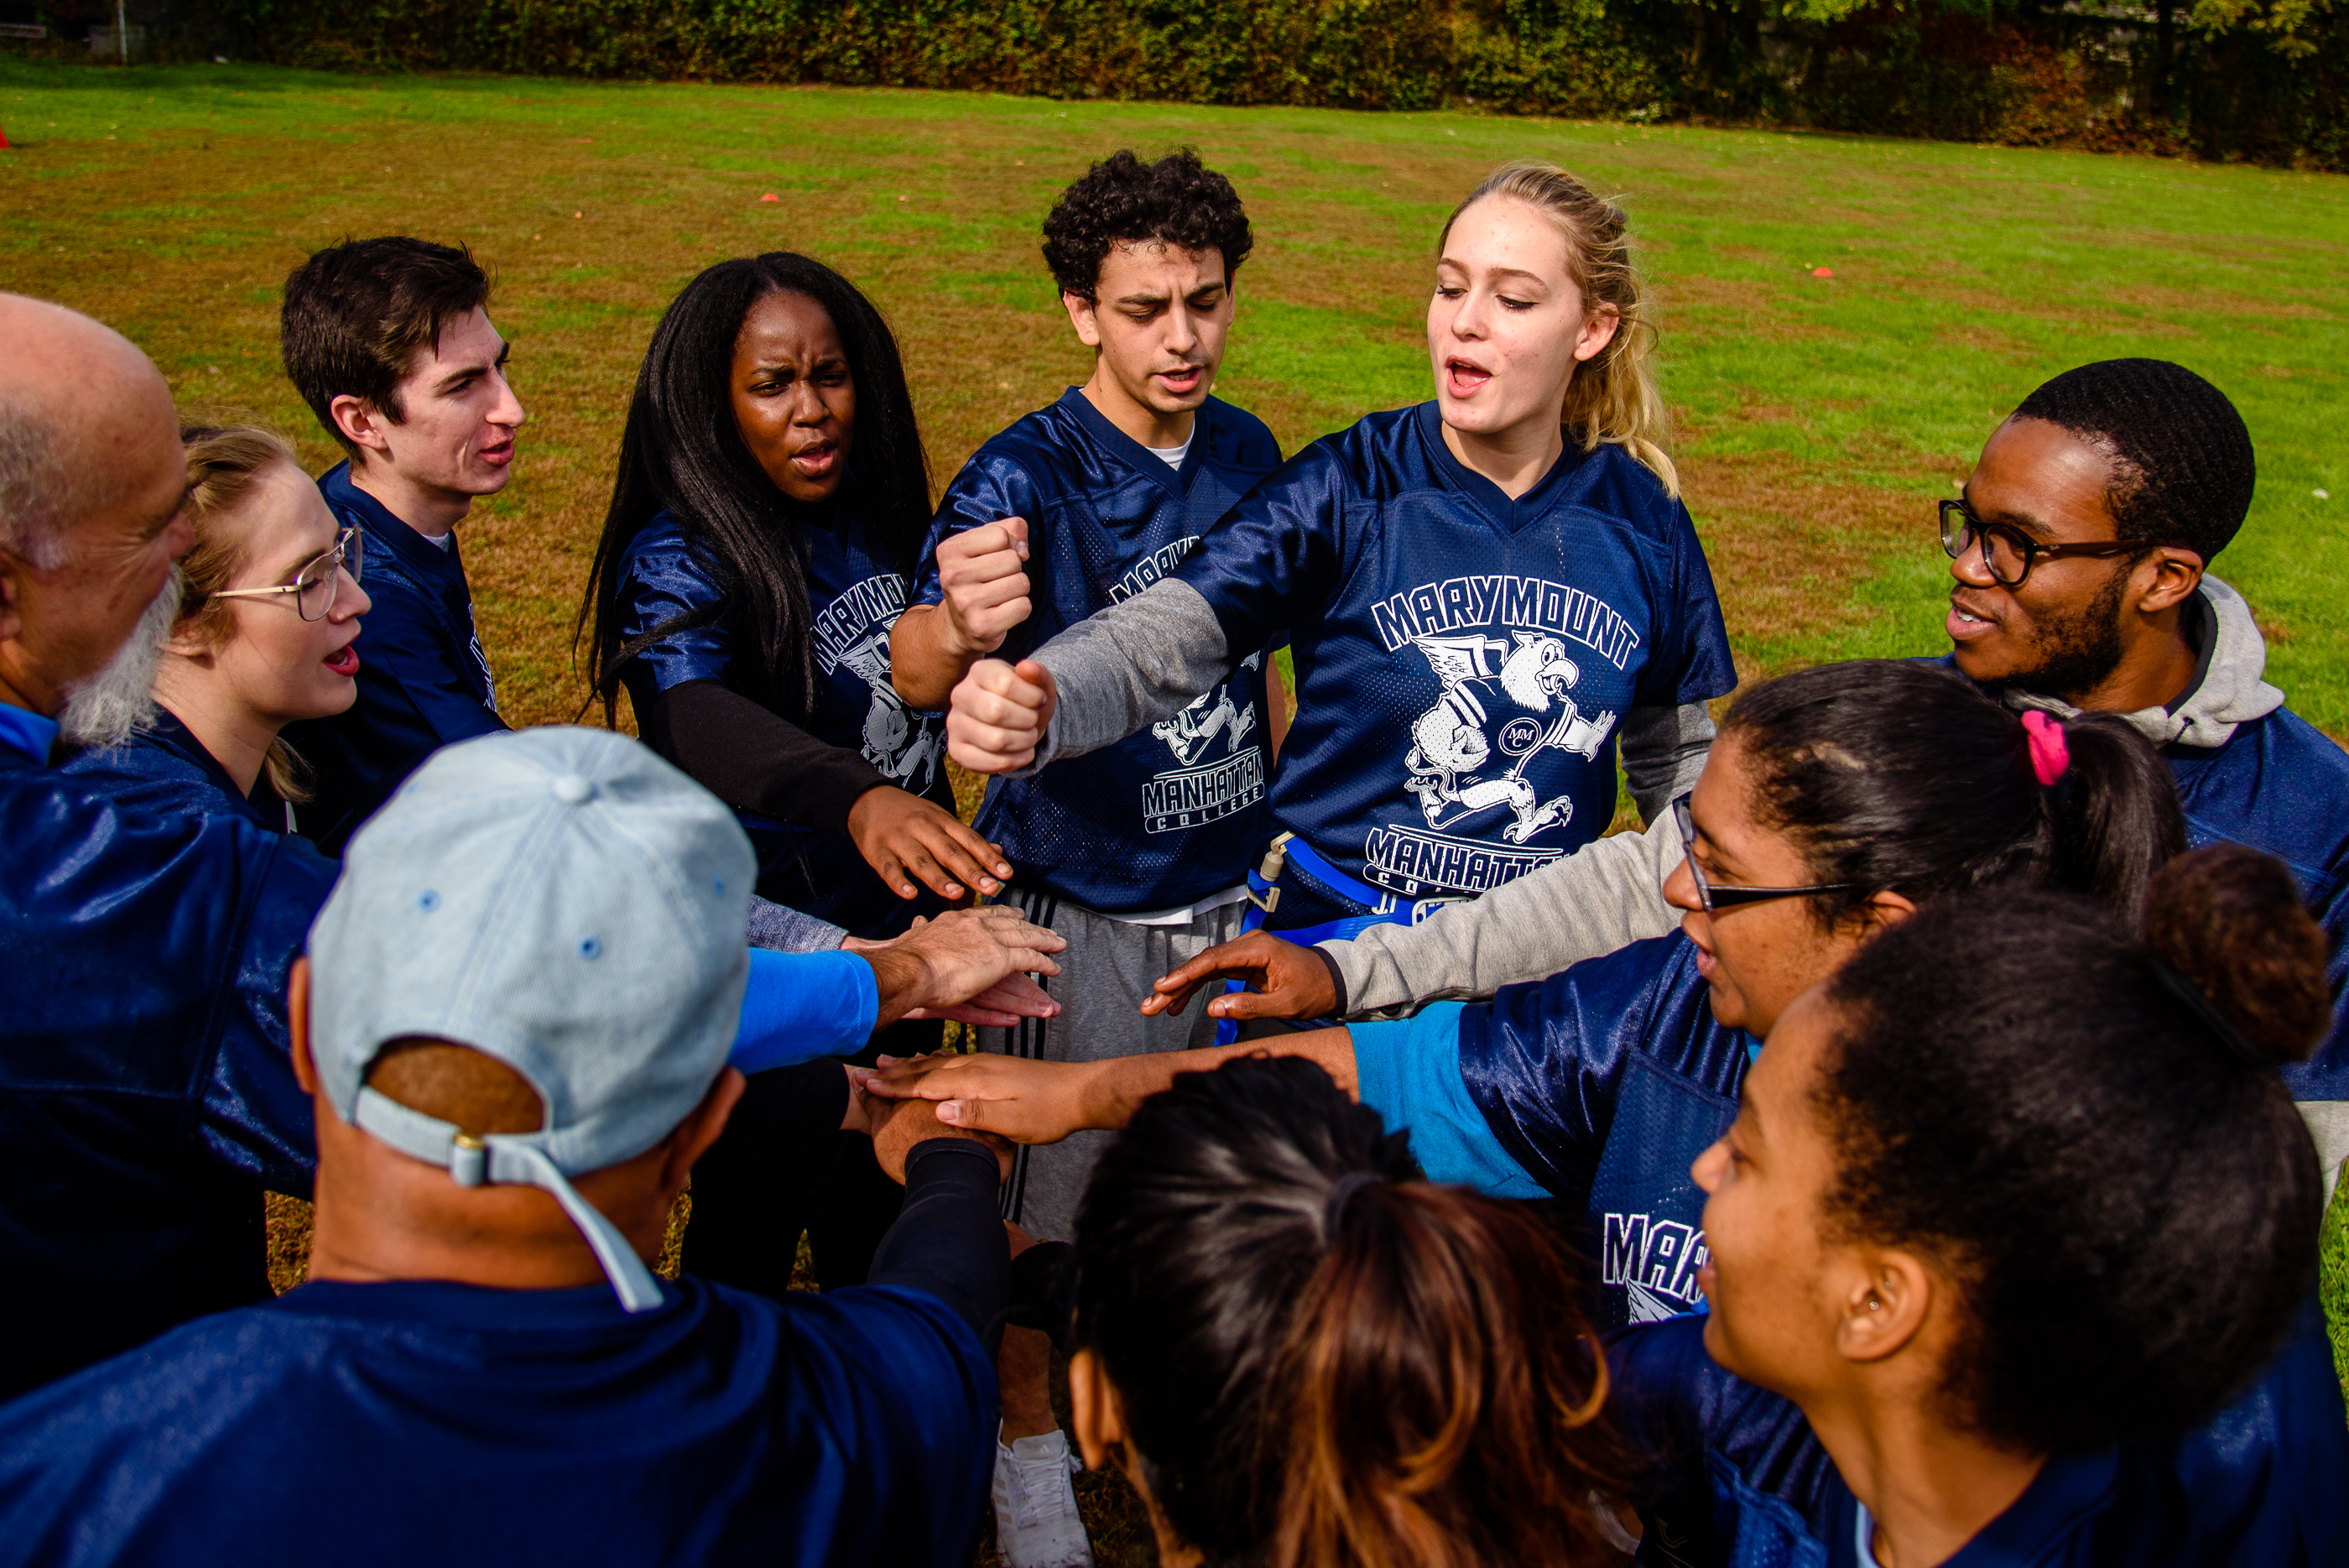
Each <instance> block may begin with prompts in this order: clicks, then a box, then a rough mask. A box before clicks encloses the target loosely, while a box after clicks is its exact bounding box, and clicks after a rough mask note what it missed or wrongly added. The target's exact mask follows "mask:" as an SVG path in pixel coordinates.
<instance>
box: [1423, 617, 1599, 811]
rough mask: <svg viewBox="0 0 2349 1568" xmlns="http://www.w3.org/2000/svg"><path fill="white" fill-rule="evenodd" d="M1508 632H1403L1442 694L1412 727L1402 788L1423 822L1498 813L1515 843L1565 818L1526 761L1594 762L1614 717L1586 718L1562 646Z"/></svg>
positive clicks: (1562, 803)
mask: <svg viewBox="0 0 2349 1568" xmlns="http://www.w3.org/2000/svg"><path fill="white" fill-rule="evenodd" d="M1510 638H1511V639H1512V640H1507V641H1505V640H1503V639H1500V638H1495V637H1484V636H1471V637H1417V638H1413V639H1412V643H1413V646H1414V647H1415V648H1417V649H1419V650H1420V651H1421V652H1422V653H1423V654H1425V655H1426V656H1427V664H1428V668H1429V669H1431V670H1433V671H1434V672H1435V678H1436V679H1437V680H1441V681H1442V682H1443V683H1444V694H1443V695H1442V696H1441V697H1439V698H1437V699H1436V701H1435V705H1434V706H1433V707H1432V708H1430V709H1429V710H1428V711H1426V712H1424V713H1422V714H1421V715H1420V716H1419V717H1418V719H1417V720H1415V721H1414V722H1413V724H1412V727H1411V739H1412V748H1411V754H1410V755H1409V756H1407V757H1405V758H1404V759H1403V767H1404V769H1405V770H1406V772H1408V774H1410V776H1409V777H1408V778H1407V779H1406V780H1404V782H1403V786H1402V787H1403V788H1404V789H1405V790H1406V791H1408V792H1409V793H1410V794H1413V795H1414V796H1416V797H1417V798H1418V801H1419V809H1420V812H1421V814H1422V815H1423V816H1425V817H1426V818H1427V826H1430V827H1433V828H1439V829H1441V828H1448V827H1452V826H1456V825H1458V824H1460V823H1464V822H1466V821H1468V820H1469V819H1471V818H1475V817H1484V816H1485V815H1487V814H1489V813H1495V812H1498V811H1501V810H1506V811H1507V813H1508V814H1509V821H1508V822H1506V824H1504V825H1503V826H1502V827H1501V836H1502V838H1503V839H1505V840H1506V841H1507V842H1508V843H1511V844H1523V843H1525V842H1526V840H1527V839H1529V838H1531V837H1532V836H1534V835H1535V834H1537V833H1539V832H1540V831H1541V830H1542V829H1543V828H1545V827H1552V826H1557V825H1558V824H1561V823H1563V822H1566V821H1567V820H1568V819H1569V818H1570V817H1572V816H1573V815H1574V801H1573V800H1572V798H1571V797H1569V796H1568V795H1565V794H1554V795H1552V796H1550V797H1549V798H1548V799H1547V800H1544V799H1542V798H1540V794H1541V792H1540V791H1539V790H1537V789H1536V788H1535V787H1534V785H1533V784H1532V783H1531V782H1530V781H1529V780H1527V778H1526V769H1527V767H1528V766H1529V765H1530V764H1531V763H1533V761H1534V760H1535V759H1536V758H1537V757H1538V756H1540V755H1541V753H1544V752H1546V751H1560V752H1571V753H1575V754H1576V755H1577V756H1579V757H1580V758H1582V760H1583V761H1585V762H1591V761H1595V760H1596V759H1597V757H1598V755H1599V747H1600V746H1602V745H1605V744H1606V743H1607V734H1608V732H1609V731H1610V730H1612V729H1613V728H1614V727H1615V715H1614V714H1612V713H1600V714H1599V715H1598V716H1597V717H1596V718H1586V717H1584V716H1583V713H1582V711H1581V710H1580V709H1578V708H1577V707H1576V706H1575V703H1574V699H1573V698H1571V697H1569V696H1568V695H1567V692H1568V690H1569V689H1571V688H1572V687H1573V686H1574V685H1575V684H1576V683H1577V682H1578V681H1579V680H1581V679H1582V671H1581V670H1579V669H1578V668H1577V667H1576V665H1575V662H1574V660H1572V659H1568V657H1567V656H1566V644H1564V643H1563V642H1560V641H1559V640H1558V639H1557V638H1554V637H1545V636H1542V635H1541V634H1539V633H1537V632H1530V631H1516V632H1512V633H1511V634H1510ZM1495 660H1497V661H1498V664H1497V668H1496V667H1495Z"/></svg>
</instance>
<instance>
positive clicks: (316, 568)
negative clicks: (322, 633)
mask: <svg viewBox="0 0 2349 1568" xmlns="http://www.w3.org/2000/svg"><path fill="white" fill-rule="evenodd" d="M366 561H367V538H366V536H365V535H362V534H361V533H360V532H359V531H358V530H357V528H346V529H344V530H343V531H342V533H341V534H340V535H336V539H335V547H334V548H333V549H331V550H329V551H327V552H326V554H325V555H323V556H319V557H318V558H317V559H316V560H315V561H312V562H310V563H309V564H307V565H306V566H304V567H303V568H302V569H301V570H300V571H299V572H297V573H295V575H294V580H293V581H292V582H290V583H280V584H279V585H278V586H277V587H274V588H222V589H220V590H219V591H218V592H216V593H214V594H213V595H212V597H213V598H216V599H267V598H275V597H278V596H279V595H281V594H292V595H293V596H294V613H295V614H296V615H298V616H300V617H301V618H303V619H304V620H324V619H326V614H327V612H328V611H329V610H332V609H333V608H334V607H335V588H336V586H337V585H338V584H340V583H341V582H342V580H343V574H344V573H345V572H348V573H349V574H350V575H351V581H353V582H355V583H356V582H357V581H358V580H359V569H360V567H361V566H364V565H365V564H366Z"/></svg>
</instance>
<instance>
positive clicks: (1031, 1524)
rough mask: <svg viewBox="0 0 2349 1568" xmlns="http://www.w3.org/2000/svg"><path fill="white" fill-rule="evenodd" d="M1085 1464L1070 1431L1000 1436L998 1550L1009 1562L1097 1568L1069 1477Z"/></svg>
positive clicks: (1039, 1567)
mask: <svg viewBox="0 0 2349 1568" xmlns="http://www.w3.org/2000/svg"><path fill="white" fill-rule="evenodd" d="M1081 1468H1082V1467H1081V1465H1079V1463H1078V1462H1077V1456H1076V1455H1074V1454H1072V1453H1071V1452H1070V1451H1069V1437H1068V1434H1067V1433H1065V1432H1062V1431H1060V1430H1057V1429H1055V1430H1053V1431H1050V1432H1047V1433H1046V1434H1044V1436H1042V1437H1040V1438H1020V1439H1019V1441H1018V1442H1015V1443H1012V1444H1011V1445H1009V1447H1006V1446H1005V1444H1004V1441H1003V1438H1002V1435H1001V1433H1000V1431H999V1432H998V1434H997V1436H996V1439H995V1551H996V1554H997V1555H998V1556H999V1557H1000V1558H1002V1560H1003V1562H1004V1563H1006V1564H1007V1565H1008V1568H1093V1547H1092V1542H1090V1541H1088V1540H1086V1539H1085V1521H1083V1520H1082V1519H1080V1518H1079V1517H1078V1516H1077V1491H1076V1488H1074V1487H1072V1486H1071V1485H1070V1484H1069V1477H1070V1476H1071V1474H1073V1473H1074V1472H1075V1471H1077V1470H1078V1469H1081Z"/></svg>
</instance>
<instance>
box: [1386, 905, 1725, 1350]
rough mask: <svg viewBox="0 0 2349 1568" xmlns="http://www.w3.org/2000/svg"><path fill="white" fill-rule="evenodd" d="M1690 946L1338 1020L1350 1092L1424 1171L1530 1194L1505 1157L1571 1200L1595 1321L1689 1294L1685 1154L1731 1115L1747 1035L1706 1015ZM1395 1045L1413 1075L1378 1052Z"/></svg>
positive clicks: (1679, 941)
mask: <svg viewBox="0 0 2349 1568" xmlns="http://www.w3.org/2000/svg"><path fill="white" fill-rule="evenodd" d="M1696 953H1697V950H1696V944H1695V943H1693V942H1692V941H1690V940H1688V938H1686V937H1685V936H1682V935H1681V934H1680V933H1679V932H1677V931H1676V932H1674V933H1672V934H1671V936H1666V937H1658V938H1655V939H1654V940H1650V941H1644V942H1635V943H1633V944H1632V945H1631V946H1630V947H1628V948H1623V949H1620V950H1617V951H1615V952H1612V953H1609V954H1607V955H1606V956H1605V957H1603V958H1596V959H1591V960H1589V961H1586V962H1583V963H1578V964H1576V965H1575V966H1574V967H1573V968H1571V969H1568V970H1566V971H1562V972H1560V973H1557V974H1554V975H1552V976H1550V978H1549V979H1547V980H1545V981H1536V982H1533V983H1529V984H1525V985H1512V986H1507V987H1505V988H1504V989H1503V990H1502V991H1501V992H1499V993H1498V994H1496V995H1495V997H1494V998H1493V1000H1492V1001H1490V1002H1481V1003H1474V1004H1470V1005H1467V1006H1463V1007H1457V1008H1456V1009H1450V1008H1446V1009H1436V1008H1431V1009H1429V1010H1427V1012H1424V1013H1423V1014H1422V1015H1421V1017H1422V1018H1423V1019H1425V1020H1426V1021H1427V1023H1426V1024H1425V1025H1423V1026H1422V1028H1420V1029H1417V1030H1414V1029H1413V1028H1412V1027H1411V1026H1410V1025H1394V1024H1359V1023H1358V1024H1356V1025H1354V1026H1353V1028H1352V1031H1351V1033H1352V1037H1353V1040H1354V1054H1355V1059H1356V1063H1357V1064H1358V1066H1359V1068H1360V1073H1361V1082H1362V1101H1363V1103H1364V1104H1365V1105H1369V1106H1372V1107H1373V1108H1374V1109H1376V1110H1378V1111H1379V1112H1380V1113H1381V1115H1382V1116H1386V1117H1387V1119H1388V1120H1389V1121H1390V1122H1391V1123H1395V1124H1401V1125H1404V1126H1407V1127H1410V1129H1411V1133H1412V1144H1413V1148H1414V1149H1415V1150H1416V1151H1417V1152H1418V1154H1419V1158H1420V1160H1421V1163H1422V1164H1423V1165H1424V1166H1425V1167H1426V1168H1427V1174H1428V1176H1429V1178H1430V1179H1432V1180H1436V1181H1465V1182H1467V1183H1469V1184H1471V1185H1473V1186H1475V1187H1477V1188H1479V1189H1483V1190H1485V1191H1487V1192H1491V1193H1493V1194H1494V1195H1495V1196H1497V1197H1525V1196H1529V1195H1536V1194H1533V1193H1532V1192H1530V1191H1529V1189H1527V1188H1526V1187H1525V1186H1524V1185H1523V1184H1521V1183H1519V1182H1517V1181H1515V1180H1513V1179H1511V1178H1512V1172H1513V1171H1522V1172H1523V1173H1524V1174H1525V1175H1526V1176H1527V1177H1530V1178H1531V1179H1532V1180H1533V1182H1534V1183H1535V1184H1536V1185H1537V1187H1538V1189H1539V1191H1540V1192H1544V1193H1547V1194H1548V1195H1549V1196H1551V1197H1553V1198H1557V1199H1564V1200H1565V1201H1566V1202H1568V1203H1570V1204H1572V1205H1574V1206H1575V1207H1577V1208H1578V1209H1581V1210H1583V1211H1584V1212H1585V1215H1586V1217H1587V1218H1586V1225H1587V1235H1586V1240H1585V1243H1584V1246H1583V1249H1582V1251H1583V1255H1584V1257H1586V1258H1587V1259H1588V1260H1589V1261H1590V1262H1591V1263H1592V1264H1593V1265H1594V1266H1595V1269H1596V1272H1597V1275H1598V1278H1597V1281H1596V1286H1597V1300H1596V1301H1595V1302H1594V1303H1592V1309H1591V1310H1592V1316H1593V1321H1594V1322H1596V1323H1597V1324H1599V1327H1601V1328H1617V1327H1620V1326H1621V1325H1623V1324H1628V1323H1648V1322H1654V1321H1656V1320H1658V1319H1661V1318H1665V1317H1670V1316H1671V1315H1673V1314H1678V1313H1684V1312H1689V1311H1692V1310H1695V1309H1698V1308H1701V1307H1702V1304H1703V1300H1704V1296H1703V1293H1702V1291H1700V1290H1698V1289H1697V1284H1696V1272H1697V1270H1698V1269H1699V1268H1701V1267H1702V1266H1703V1264H1704V1262H1705V1260H1706V1259H1707V1257H1709V1256H1710V1253H1709V1252H1708V1251H1707V1250H1706V1247H1705V1243H1704V1193H1703V1192H1702V1190H1701V1189H1699V1188H1698V1187H1697V1185H1696V1182H1695V1180H1694V1179H1692V1177H1691V1176H1690V1175H1689V1167H1690V1166H1691V1165H1692V1164H1693V1163H1694V1162H1695V1159H1696V1157H1697V1156H1698V1155H1700V1154H1702V1153H1703V1152H1704V1151H1705V1149H1707V1148H1708V1147H1711V1146H1712V1145H1713V1142H1714V1140H1715V1139H1717V1138H1719V1137H1721V1136H1722V1135H1723V1133H1725V1132H1727V1131H1728V1130H1729V1124H1730V1123H1731V1122H1733V1121H1734V1120H1736V1119H1737V1100H1738V1096H1739V1094H1740V1093H1741V1092H1742V1091H1743V1089H1744V1085H1745V1073H1746V1069H1747V1067H1748V1066H1749V1065H1750V1064H1751V1063H1752V1060H1753V1053H1754V1051H1755V1050H1757V1049H1759V1042H1757V1041H1756V1040H1755V1039H1754V1036H1753V1035H1751V1034H1748V1033H1745V1032H1744V1030H1742V1029H1728V1028H1724V1027H1723V1025H1722V1024H1721V1023H1718V1022H1717V1021H1716V1020H1715V1019H1714V1018H1713V1005H1712V1002H1711V1001H1710V1000H1709V998H1710V994H1711V992H1710V988H1709V987H1708V986H1707V985H1706V984H1705V981H1704V977H1703V976H1702V975H1700V974H1698V973H1697V970H1696ZM1417 1022H1418V1021H1416V1020H1414V1021H1413V1023H1417ZM1455 1047H1456V1050H1455V1049H1454V1048H1455ZM1403 1055H1408V1056H1411V1057H1413V1058H1416V1059H1419V1060H1423V1061H1424V1062H1425V1063H1426V1071H1425V1073H1424V1074H1416V1073H1413V1071H1412V1069H1411V1065H1410V1064H1409V1063H1399V1062H1394V1061H1392V1058H1395V1057H1398V1056H1403ZM1455 1064H1456V1065H1455ZM1446 1071H1450V1072H1452V1073H1454V1074H1456V1076H1457V1080H1458V1082H1457V1084H1456V1085H1454V1084H1448V1083H1445V1082H1443V1081H1442V1077H1443V1075H1444V1073H1445V1072H1446ZM1462 1090H1464V1091H1465V1095H1464V1098H1465V1100H1466V1101H1467V1102H1468V1103H1467V1105H1466V1106H1462V1105H1461V1104H1460V1103H1459V1101H1460V1099H1461V1097H1462V1096H1461V1095H1460V1093H1459V1092H1460V1091H1462ZM1471 1107H1473V1109H1472V1108H1471ZM1480 1124H1481V1125H1480Z"/></svg>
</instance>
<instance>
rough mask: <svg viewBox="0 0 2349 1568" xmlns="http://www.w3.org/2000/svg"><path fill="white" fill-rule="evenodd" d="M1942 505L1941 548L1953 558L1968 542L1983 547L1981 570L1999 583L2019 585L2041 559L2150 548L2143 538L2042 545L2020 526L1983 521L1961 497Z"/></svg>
mask: <svg viewBox="0 0 2349 1568" xmlns="http://www.w3.org/2000/svg"><path fill="white" fill-rule="evenodd" d="M1940 507H1941V548H1942V549H1944V550H1946V551H1948V552H1949V556H1950V559H1951V560H1952V561H1954V560H1956V559H1957V558H1958V557H1959V556H1962V555H1964V554H1965V553H1966V551H1967V549H1968V548H1969V547H1970V546H1972V545H1980V546H1981V549H1982V570H1984V571H1986V572H1988V573H1989V574H1990V576H1991V581H1992V582H1994V583H1996V584H1998V585H1999V586H2000V587H2008V588H2019V587H2022V586H2023V579H2024V578H2025V577H2028V576H2031V568H2032V567H2033V566H2037V565H2038V564H2039V563H2040V562H2042V561H2060V560H2063V559H2064V558H2065V557H2067V556H2136V555H2141V554H2143V553H2144V552H2145V551H2147V550H2150V549H2152V548H2153V547H2154V546H2153V545H2152V544H2151V543H2149V542H2148V541H2146V540H2142V539H2099V540H2095V541H2094V542H2092V543H2089V544H2085V545H2043V544H2041V543H2040V542H2039V541H2038V540H2036V539H2033V538H2032V537H2030V536H2029V535H2026V534H2024V533H2023V531H2022V530H2021V529H2019V528H2013V527H2010V526H2009V525H2008V524H2004V523H1985V522H1983V521H1982V519H1981V518H1979V517H1977V516H1975V515H1974V514H1973V508H1972V507H1971V506H1968V505H1967V504H1965V502H1964V500H1963V499H1961V498H1960V499H1951V500H1944V501H1943V502H1941V504H1940Z"/></svg>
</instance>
